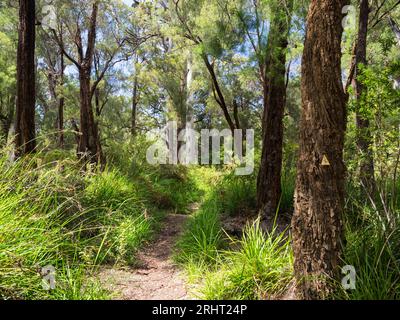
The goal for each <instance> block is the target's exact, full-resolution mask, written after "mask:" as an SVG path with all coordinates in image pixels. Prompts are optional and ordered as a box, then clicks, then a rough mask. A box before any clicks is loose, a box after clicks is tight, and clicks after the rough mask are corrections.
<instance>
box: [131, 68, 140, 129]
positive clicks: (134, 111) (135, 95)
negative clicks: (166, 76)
mask: <svg viewBox="0 0 400 320" xmlns="http://www.w3.org/2000/svg"><path fill="white" fill-rule="evenodd" d="M138 100H139V97H138V77H137V75H135V80H134V83H133V94H132V117H131V134H132V136H133V137H134V136H136V115H137V106H138Z"/></svg>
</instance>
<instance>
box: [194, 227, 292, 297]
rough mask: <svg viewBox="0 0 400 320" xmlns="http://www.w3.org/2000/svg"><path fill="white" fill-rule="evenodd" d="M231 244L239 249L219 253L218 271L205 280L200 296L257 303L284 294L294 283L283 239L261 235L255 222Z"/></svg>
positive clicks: (273, 235) (275, 233)
mask: <svg viewBox="0 0 400 320" xmlns="http://www.w3.org/2000/svg"><path fill="white" fill-rule="evenodd" d="M232 241H234V243H233V245H234V247H238V248H239V249H238V250H232V251H225V252H223V253H222V255H221V259H220V261H219V262H218V267H217V271H211V272H209V273H208V274H207V275H206V277H205V281H204V286H203V287H202V289H201V290H200V293H201V296H202V297H203V298H205V299H213V300H226V299H234V300H257V299H269V298H272V297H276V296H278V295H280V294H283V293H284V291H285V289H286V288H287V286H288V285H289V283H290V282H291V281H292V279H293V271H292V260H293V258H292V251H291V246H290V240H289V239H288V238H287V237H286V235H285V234H283V233H282V234H277V232H276V231H273V232H272V233H270V234H266V233H264V232H263V230H262V229H261V227H260V223H259V220H257V221H256V222H254V224H249V225H248V226H247V227H246V228H245V230H244V234H243V237H242V239H240V240H232Z"/></svg>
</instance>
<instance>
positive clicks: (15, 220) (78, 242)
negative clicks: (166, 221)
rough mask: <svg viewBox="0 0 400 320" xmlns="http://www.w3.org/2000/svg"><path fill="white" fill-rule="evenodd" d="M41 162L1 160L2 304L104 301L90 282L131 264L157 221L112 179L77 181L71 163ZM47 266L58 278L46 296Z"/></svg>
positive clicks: (113, 175) (121, 180)
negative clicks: (100, 271)
mask: <svg viewBox="0 0 400 320" xmlns="http://www.w3.org/2000/svg"><path fill="white" fill-rule="evenodd" d="M43 158H45V157H44V155H43V154H42V153H38V154H37V155H35V156H31V157H27V158H25V159H22V160H19V161H18V162H16V163H10V162H9V161H8V159H7V156H6V155H5V153H2V155H1V156H0V176H1V179H0V279H1V281H0V298H1V299H103V298H107V297H108V294H107V292H106V291H105V290H103V289H102V288H101V286H100V284H99V283H98V282H97V281H95V280H93V277H92V276H91V275H93V274H94V272H95V271H96V269H97V266H98V265H99V264H101V263H105V262H113V263H128V264H134V263H135V252H136V251H137V249H138V248H139V247H140V246H141V245H142V244H143V243H144V242H145V241H146V240H147V239H149V237H150V236H151V234H152V227H153V224H154V222H155V221H156V220H157V219H156V217H153V216H154V215H152V216H151V217H148V216H146V214H145V212H146V209H147V208H146V202H145V200H144V199H141V198H140V195H139V194H138V193H137V190H136V189H135V187H134V185H133V184H132V183H130V182H129V180H128V179H126V178H125V177H123V176H122V175H121V174H119V173H118V171H107V172H104V173H85V174H83V173H82V172H81V171H80V170H79V169H80V166H79V164H78V163H76V162H75V161H72V160H63V161H52V162H46V161H44V160H43ZM46 266H53V267H54V268H55V270H56V289H55V290H52V291H46V290H44V289H43V286H42V275H41V274H40V273H41V270H42V268H43V267H46Z"/></svg>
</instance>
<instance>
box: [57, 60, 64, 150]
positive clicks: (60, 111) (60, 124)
mask: <svg viewBox="0 0 400 320" xmlns="http://www.w3.org/2000/svg"><path fill="white" fill-rule="evenodd" d="M64 69H65V63H64V54H63V53H62V52H61V53H60V87H61V88H62V87H63V86H64ZM64 105H65V99H64V93H63V92H61V95H60V97H59V101H58V117H57V120H58V121H57V127H58V143H59V146H60V148H64V144H65V141H64Z"/></svg>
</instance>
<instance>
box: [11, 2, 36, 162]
mask: <svg viewBox="0 0 400 320" xmlns="http://www.w3.org/2000/svg"><path fill="white" fill-rule="evenodd" d="M35 34H36V30H35V0H20V2H19V38H18V52H17V102H16V121H15V134H16V137H15V154H16V156H17V157H20V156H23V155H26V154H29V153H33V152H34V151H35V148H36V140H35V96H36V92H35Z"/></svg>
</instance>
